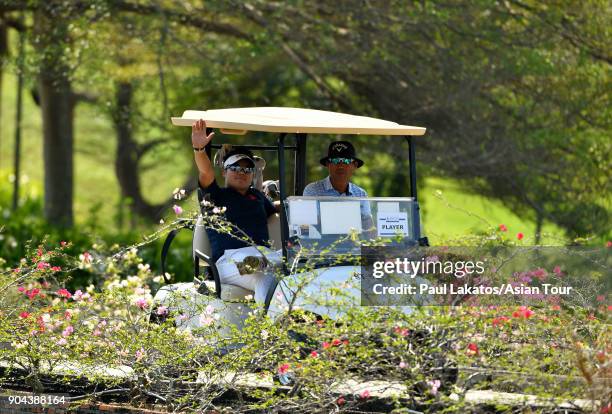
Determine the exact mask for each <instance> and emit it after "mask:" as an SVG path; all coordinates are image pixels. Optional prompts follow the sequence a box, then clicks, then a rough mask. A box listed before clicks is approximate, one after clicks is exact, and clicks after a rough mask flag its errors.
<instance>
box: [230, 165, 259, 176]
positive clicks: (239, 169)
mask: <svg viewBox="0 0 612 414" xmlns="http://www.w3.org/2000/svg"><path fill="white" fill-rule="evenodd" d="M225 169H226V170H230V171H233V172H236V173H243V174H253V173H254V172H255V168H253V167H241V166H239V165H230V166H228V167H226V168H225Z"/></svg>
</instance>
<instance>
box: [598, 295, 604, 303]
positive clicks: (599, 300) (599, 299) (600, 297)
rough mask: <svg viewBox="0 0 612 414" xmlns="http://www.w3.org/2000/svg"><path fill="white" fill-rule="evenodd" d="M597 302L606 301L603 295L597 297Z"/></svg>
mask: <svg viewBox="0 0 612 414" xmlns="http://www.w3.org/2000/svg"><path fill="white" fill-rule="evenodd" d="M596 299H597V302H603V301H604V300H606V297H605V296H604V295H597V298H596Z"/></svg>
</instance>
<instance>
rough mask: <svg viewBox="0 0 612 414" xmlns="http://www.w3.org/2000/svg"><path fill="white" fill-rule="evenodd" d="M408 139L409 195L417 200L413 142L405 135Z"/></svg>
mask: <svg viewBox="0 0 612 414" xmlns="http://www.w3.org/2000/svg"><path fill="white" fill-rule="evenodd" d="M406 141H408V160H409V162H410V197H412V198H414V201H418V200H417V176H416V156H415V153H414V142H413V141H412V137H411V136H409V135H408V136H406Z"/></svg>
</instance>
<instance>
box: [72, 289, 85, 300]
mask: <svg viewBox="0 0 612 414" xmlns="http://www.w3.org/2000/svg"><path fill="white" fill-rule="evenodd" d="M72 299H73V300H75V301H77V302H78V301H80V300H81V299H83V292H82V291H81V289H79V290H77V291H76V292H74V295H72Z"/></svg>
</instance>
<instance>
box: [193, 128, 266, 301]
mask: <svg viewBox="0 0 612 414" xmlns="http://www.w3.org/2000/svg"><path fill="white" fill-rule="evenodd" d="M191 130H192V133H191V143H192V145H193V150H194V157H195V162H196V165H197V166H198V171H199V177H198V182H199V191H198V196H199V198H200V201H202V199H203V198H204V197H207V198H208V199H209V200H210V201H211V202H212V203H213V204H214V205H215V206H217V207H225V208H226V211H225V219H226V220H227V221H229V222H230V223H232V224H233V225H235V226H237V227H238V228H239V229H240V230H242V231H243V232H244V233H245V234H246V235H248V236H249V238H250V239H251V240H253V241H254V242H255V244H257V245H259V246H265V245H266V244H267V243H268V240H269V235H268V224H267V219H268V217H270V216H271V215H272V214H274V213H276V208H275V207H274V205H273V204H272V202H270V200H269V199H268V198H267V197H266V196H265V195H264V194H263V193H262V192H261V191H258V190H256V189H255V188H253V187H252V186H251V184H252V182H253V174H254V172H255V162H254V161H253V154H252V153H251V151H249V150H248V149H246V148H239V147H238V148H235V149H233V150H232V151H230V152H229V153H227V154H225V156H224V158H223V171H222V174H223V176H224V177H225V183H226V187H224V188H222V187H219V185H218V184H217V182H216V181H215V172H214V169H213V166H212V163H211V161H210V159H209V158H208V155H206V152H205V151H204V148H205V147H206V145H207V144H208V143H209V142H210V141H211V140H212V138H213V136H214V132H212V133H210V134H208V135H206V122H205V121H203V120H199V121H196V122H195V123H194V124H193V126H192V128H191ZM206 233H207V234H208V239H209V241H210V247H211V249H212V259H213V261H215V262H216V264H217V268H218V270H219V277H220V278H221V281H222V282H223V283H227V284H233V285H238V286H241V287H243V288H245V289H249V290H253V291H255V301H257V302H264V300H265V298H266V294H267V291H268V288H269V287H270V286H271V285H272V282H273V281H274V275H272V274H268V273H264V272H256V273H253V274H241V273H240V272H239V271H238V266H237V265H236V264H235V262H236V261H238V260H239V259H237V257H241V252H240V250H243V249H245V250H243V251H244V252H247V253H246V254H242V256H244V257H248V256H250V255H253V256H257V255H260V256H261V253H259V252H258V250H257V249H255V248H254V247H252V246H249V244H248V243H246V242H245V241H243V240H240V239H238V238H236V237H233V236H232V235H231V234H227V233H226V232H223V233H221V232H217V231H216V230H213V229H210V228H207V229H206ZM270 252H271V251H270ZM270 254H272V253H270ZM266 256H267V257H268V255H266ZM244 257H242V258H244ZM268 258H270V257H268Z"/></svg>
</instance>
